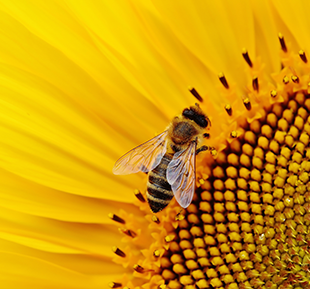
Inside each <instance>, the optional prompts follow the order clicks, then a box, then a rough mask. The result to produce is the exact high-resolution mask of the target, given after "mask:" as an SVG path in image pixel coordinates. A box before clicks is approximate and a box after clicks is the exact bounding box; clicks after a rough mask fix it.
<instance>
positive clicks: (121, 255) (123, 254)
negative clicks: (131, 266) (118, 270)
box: [112, 246, 126, 258]
mask: <svg viewBox="0 0 310 289" xmlns="http://www.w3.org/2000/svg"><path fill="white" fill-rule="evenodd" d="M112 251H113V253H115V254H116V255H117V256H120V257H122V258H125V257H126V254H125V252H123V251H122V250H121V249H119V248H117V247H115V246H114V247H112Z"/></svg>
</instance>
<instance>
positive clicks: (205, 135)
mask: <svg viewBox="0 0 310 289" xmlns="http://www.w3.org/2000/svg"><path fill="white" fill-rule="evenodd" d="M202 136H203V137H204V138H209V137H210V134H209V133H207V132H206V133H204V134H203V135H202Z"/></svg>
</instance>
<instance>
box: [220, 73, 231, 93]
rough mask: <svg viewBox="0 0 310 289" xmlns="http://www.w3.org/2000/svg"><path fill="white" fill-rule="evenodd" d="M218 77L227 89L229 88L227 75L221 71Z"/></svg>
mask: <svg viewBox="0 0 310 289" xmlns="http://www.w3.org/2000/svg"><path fill="white" fill-rule="evenodd" d="M218 77H219V80H220V82H221V83H222V84H223V86H224V87H225V88H226V89H229V85H228V82H227V79H226V77H225V75H224V74H223V73H222V72H220V73H219V75H218Z"/></svg>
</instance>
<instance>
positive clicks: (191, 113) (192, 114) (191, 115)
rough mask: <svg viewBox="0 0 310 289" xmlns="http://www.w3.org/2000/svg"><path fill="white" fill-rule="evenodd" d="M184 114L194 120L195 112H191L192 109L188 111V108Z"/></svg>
mask: <svg viewBox="0 0 310 289" xmlns="http://www.w3.org/2000/svg"><path fill="white" fill-rule="evenodd" d="M182 114H183V116H185V117H187V118H189V119H193V116H194V114H195V112H194V111H192V110H190V109H188V108H186V109H184V110H183V113H182Z"/></svg>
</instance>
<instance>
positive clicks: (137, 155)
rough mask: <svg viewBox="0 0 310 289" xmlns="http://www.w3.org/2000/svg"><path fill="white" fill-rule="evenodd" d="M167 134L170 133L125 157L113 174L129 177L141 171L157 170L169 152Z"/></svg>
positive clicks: (150, 141)
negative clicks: (167, 151) (128, 175)
mask: <svg viewBox="0 0 310 289" xmlns="http://www.w3.org/2000/svg"><path fill="white" fill-rule="evenodd" d="M167 134H168V132H167V131H164V132H163V133H161V134H160V135H158V136H156V137H154V138H152V139H151V140H149V141H147V142H145V143H143V144H141V145H139V146H137V147H135V148H134V149H132V150H131V151H129V152H128V153H127V154H125V155H123V156H122V157H121V158H120V159H118V161H117V162H116V163H115V165H114V167H113V173H114V174H115V175H127V174H133V173H137V172H139V171H141V172H144V173H147V172H148V171H150V170H152V169H154V168H156V167H157V166H158V165H159V163H160V161H161V159H162V158H163V156H164V155H165V153H166V150H167V149H166V139H167Z"/></svg>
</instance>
